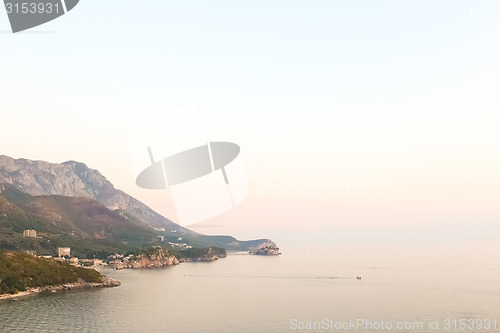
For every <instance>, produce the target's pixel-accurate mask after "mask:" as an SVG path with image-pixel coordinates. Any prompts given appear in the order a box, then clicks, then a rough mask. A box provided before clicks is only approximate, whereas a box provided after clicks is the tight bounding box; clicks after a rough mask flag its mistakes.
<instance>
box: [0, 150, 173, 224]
mask: <svg viewBox="0 0 500 333" xmlns="http://www.w3.org/2000/svg"><path fill="white" fill-rule="evenodd" d="M0 183H7V184H12V185H14V186H15V187H16V188H18V189H19V190H21V191H22V192H25V193H27V194H30V195H32V196H41V195H61V196H67V197H81V198H89V199H93V200H96V201H98V202H100V203H102V204H103V205H105V206H106V207H107V208H109V209H112V210H114V209H117V208H119V209H122V210H123V211H125V212H126V213H127V214H130V215H131V216H134V217H135V218H137V219H139V220H140V221H142V222H144V223H146V224H147V225H149V226H152V227H156V228H168V229H175V230H181V229H183V228H181V227H180V226H179V225H177V224H175V223H174V222H172V221H170V220H168V219H167V218H165V217H163V216H161V215H160V214H158V213H156V212H155V211H153V210H152V209H151V208H149V207H148V206H146V205H145V204H143V203H142V202H140V201H139V200H137V199H135V198H133V197H131V196H130V195H128V194H126V193H124V192H123V191H120V190H117V189H116V188H115V187H114V186H113V184H111V182H110V181H108V180H107V179H106V177H104V176H103V175H102V174H101V173H100V172H99V171H97V170H93V169H90V168H89V167H87V166H86V165H85V164H83V163H79V162H74V161H68V162H65V163H62V164H55V163H49V162H45V161H31V160H27V159H22V158H21V159H17V160H16V159H13V158H11V157H8V156H5V155H0Z"/></svg>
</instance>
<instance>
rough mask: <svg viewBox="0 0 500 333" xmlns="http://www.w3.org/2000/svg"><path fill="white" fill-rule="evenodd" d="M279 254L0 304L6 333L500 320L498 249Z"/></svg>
mask: <svg viewBox="0 0 500 333" xmlns="http://www.w3.org/2000/svg"><path fill="white" fill-rule="evenodd" d="M297 239H299V235H297ZM281 250H282V252H283V255H281V256H279V257H261V256H249V255H245V254H234V255H229V256H228V257H227V258H225V259H221V260H219V261H216V262H211V263H184V264H181V265H179V266H176V267H171V268H166V269H142V270H123V271H112V270H104V273H105V274H108V275H110V276H112V277H114V278H117V279H119V280H120V281H121V282H122V286H120V287H118V288H109V289H94V290H85V291H73V292H62V293H56V294H49V295H40V296H35V297H29V298H24V299H20V300H19V301H18V302H3V303H0V318H1V321H0V331H1V332H14V331H15V332H22V331H25V332H77V331H78V332H292V331H300V330H299V329H298V327H297V326H293V323H298V322H304V323H305V322H314V321H316V322H319V321H322V320H325V319H327V320H333V321H334V322H345V321H350V320H351V321H356V320H358V319H363V320H365V321H371V322H372V323H373V324H375V323H376V322H380V321H382V320H383V321H384V322H388V321H390V322H392V323H394V325H396V323H397V322H402V323H422V325H423V326H422V327H423V328H421V329H419V328H416V329H410V330H398V329H393V330H392V331H399V332H432V331H434V332H436V330H431V329H428V327H427V325H428V322H429V321H436V320H438V321H439V325H440V329H439V330H437V331H439V332H442V331H446V330H443V325H444V322H445V320H446V319H450V320H454V319H457V320H459V319H467V320H470V319H474V320H485V319H490V320H492V321H493V320H495V319H496V320H497V323H498V320H499V319H500V263H499V261H498V260H497V258H495V255H496V254H497V253H498V245H495V244H494V243H493V242H491V243H484V244H482V245H479V244H472V243H462V244H460V246H458V245H457V244H455V245H453V246H451V245H450V244H446V243H443V244H437V243H436V244H427V245H425V246H413V245H406V246H405V245H401V244H399V245H394V244H389V243H388V244H387V245H385V246H384V245H383V244H378V245H377V246H373V245H367V246H361V245H348V244H334V243H331V244H330V245H328V246H327V244H326V243H323V244H321V243H318V245H317V246H314V245H313V244H310V245H309V246H292V242H286V241H285V242H284V246H282V247H281ZM357 276H360V277H361V278H362V279H361V280H358V279H356V277H357ZM293 328H296V329H293ZM302 331H308V330H302ZM309 331H310V330H309ZM317 331H335V329H330V330H317ZM351 331H355V332H365V331H374V332H389V331H391V330H387V329H386V330H383V329H373V330H367V329H366V327H359V328H358V329H355V330H351ZM447 331H451V332H462V331H464V332H465V331H467V330H459V329H457V330H454V329H450V330H447ZM476 331H482V332H495V331H499V329H498V327H497V329H496V330H494V329H490V330H476Z"/></svg>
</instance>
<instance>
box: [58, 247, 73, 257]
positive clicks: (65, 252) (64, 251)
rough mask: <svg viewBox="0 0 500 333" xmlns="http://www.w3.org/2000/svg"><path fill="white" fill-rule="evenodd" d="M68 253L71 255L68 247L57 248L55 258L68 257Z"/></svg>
mask: <svg viewBox="0 0 500 333" xmlns="http://www.w3.org/2000/svg"><path fill="white" fill-rule="evenodd" d="M70 253H71V248H69V247H58V248H57V256H58V257H64V256H69V255H70Z"/></svg>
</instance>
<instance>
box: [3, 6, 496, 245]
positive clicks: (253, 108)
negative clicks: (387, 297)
mask: <svg viewBox="0 0 500 333" xmlns="http://www.w3.org/2000/svg"><path fill="white" fill-rule="evenodd" d="M499 17H500V2H499V1H472V0H471V1H457V0H449V1H439V2H437V1H333V0H328V1H327V0H324V1H319V0H310V1H304V0H302V1H295V0H292V1H290V0H287V1H280V0H274V1H256V0H253V1H201V0H196V1H195V0H192V1H170V0H167V1H153V0H143V1H130V0H121V1H117V0H108V1H97V0H81V1H80V4H79V5H78V6H77V7H76V8H75V9H74V10H72V11H71V12H70V13H68V14H67V15H65V16H63V17H61V18H59V19H57V20H54V21H53V22H50V23H48V24H46V25H43V26H40V27H38V28H35V29H33V30H30V31H27V32H25V33H19V34H15V35H14V34H11V33H9V29H10V27H9V24H8V19H7V15H6V14H5V12H4V11H0V154H5V155H9V156H12V157H16V158H19V157H24V158H29V159H41V160H48V161H51V162H63V161H66V160H70V159H72V160H78V161H83V162H85V163H86V164H87V165H88V166H90V167H92V168H95V169H98V170H100V171H101V172H102V173H103V174H104V175H105V176H106V177H107V178H108V179H109V180H111V181H112V182H113V183H114V184H115V186H116V187H118V188H120V189H122V190H124V191H126V192H128V193H129V194H131V195H133V196H135V197H137V198H138V199H140V200H142V201H144V202H146V203H147V204H149V205H150V206H151V207H152V208H154V209H156V210H157V211H159V212H161V213H163V214H165V215H166V216H167V217H171V216H169V215H170V214H171V209H170V207H169V203H168V198H167V195H166V194H165V193H162V192H159V191H149V190H143V189H140V188H138V187H137V186H136V185H135V183H134V177H133V175H132V171H131V166H130V156H129V155H130V154H129V145H128V137H129V134H130V132H131V131H132V130H133V129H134V128H135V127H136V125H137V123H138V122H140V121H142V120H144V119H145V118H148V117H154V116H157V115H161V114H163V113H164V112H168V111H172V110H177V109H179V108H184V107H196V108H197V109H198V111H199V114H200V117H201V119H202V120H203V126H204V128H205V130H206V133H207V137H208V138H209V139H211V140H224V141H233V142H236V143H238V144H239V145H240V146H241V148H242V156H243V157H244V161H245V165H246V169H247V175H248V180H249V185H250V194H249V196H248V198H247V199H246V200H245V201H244V202H243V203H242V204H241V205H240V206H238V207H236V208H235V209H233V210H232V211H230V212H227V213H225V214H223V215H220V216H218V217H216V218H213V219H211V220H209V221H206V223H208V224H212V225H222V226H225V227H227V228H229V229H224V230H231V232H233V231H234V230H240V231H235V232H236V233H238V232H241V234H244V235H249V236H256V237H257V236H265V235H266V234H265V232H263V231H262V228H263V227H266V228H268V229H273V230H278V231H279V230H290V229H297V228H298V229H300V228H313V229H314V228H317V229H335V230H340V229H342V230H346V229H349V230H351V229H352V230H360V229H363V230H389V229H390V230H403V231H402V232H407V233H413V232H416V233H418V232H419V230H425V231H428V230H438V231H436V232H438V233H439V234H445V233H446V232H447V230H454V231H452V232H455V233H460V235H461V236H460V237H467V235H469V236H470V237H476V236H477V237H478V238H481V237H486V238H487V237H497V236H498V234H499V232H498V231H499V229H498V227H497V224H498V221H499V217H500V210H499V201H500V173H499V170H500V148H499V143H500V131H499V130H498V128H499V126H500V109H499V108H500V94H499V91H500V81H499V78H500V65H499V61H498V59H500V39H499V38H498V32H499V31H500V20H499V19H498V18H499ZM168 129H169V124H165V130H168ZM233 229H234V230H233ZM200 230H201V229H200ZM205 230H206V231H207V232H210V231H209V230H210V229H209V228H206V229H205ZM241 230H245V231H241ZM457 230H458V231H457ZM478 230H479V231H478ZM218 231H220V230H217V232H218ZM474 231H477V235H476V234H475V233H474ZM471 235H472V236H471Z"/></svg>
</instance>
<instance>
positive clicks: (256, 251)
mask: <svg viewBox="0 0 500 333" xmlns="http://www.w3.org/2000/svg"><path fill="white" fill-rule="evenodd" d="M248 253H250V254H253V255H256V256H277V255H280V254H281V253H280V249H279V247H277V246H276V244H275V243H273V242H267V243H264V244H261V245H260V246H259V247H256V248H253V249H250V251H248Z"/></svg>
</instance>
